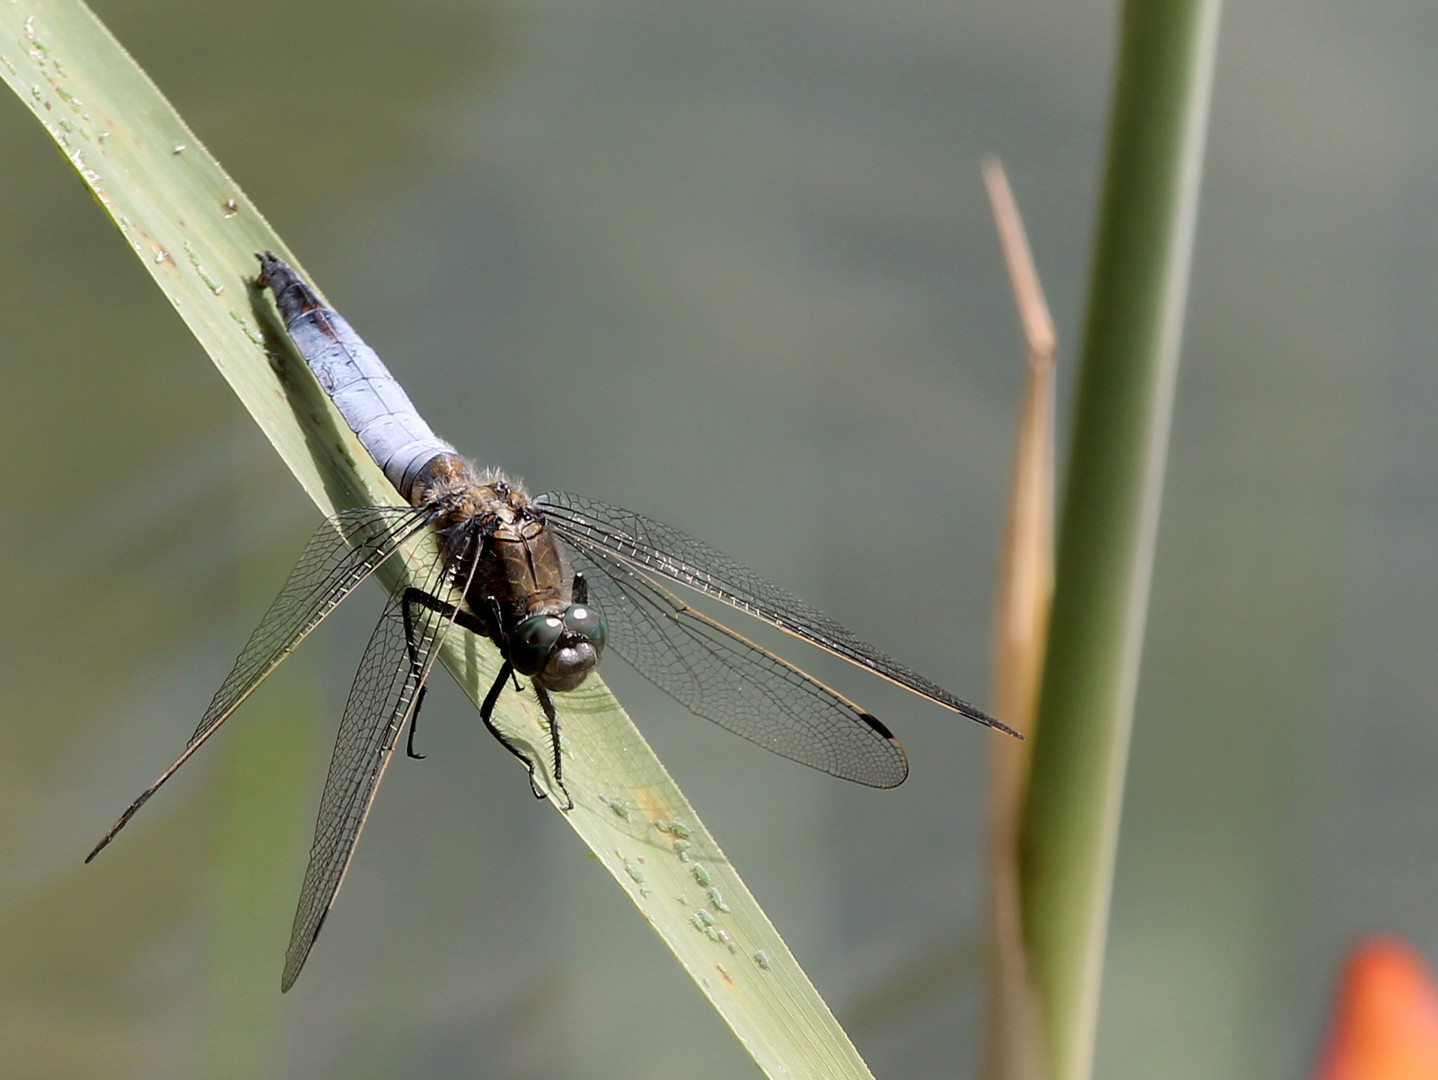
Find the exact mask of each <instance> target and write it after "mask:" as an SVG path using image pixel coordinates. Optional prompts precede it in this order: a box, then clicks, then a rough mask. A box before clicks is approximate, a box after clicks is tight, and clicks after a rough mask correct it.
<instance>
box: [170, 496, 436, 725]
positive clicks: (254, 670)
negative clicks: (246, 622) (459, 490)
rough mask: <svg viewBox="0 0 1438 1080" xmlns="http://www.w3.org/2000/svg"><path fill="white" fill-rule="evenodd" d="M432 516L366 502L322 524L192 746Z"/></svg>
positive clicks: (219, 693) (243, 652) (419, 510)
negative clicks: (368, 504)
mask: <svg viewBox="0 0 1438 1080" xmlns="http://www.w3.org/2000/svg"><path fill="white" fill-rule="evenodd" d="M426 518H427V512H426V511H425V510H424V509H422V508H417V507H413V506H363V507H358V508H356V509H353V510H341V511H340V512H339V513H338V514H336V515H335V516H334V517H332V518H329V519H328V520H327V521H326V522H325V523H324V524H323V525H321V526H320V527H319V529H318V530H316V532H315V534H314V536H312V537H310V542H309V543H308V544H306V545H305V550H304V551H303V552H302V553H301V554H300V557H299V560H298V561H297V562H296V563H295V565H294V569H292V570H291V571H290V576H289V578H288V579H287V580H286V581H285V584H284V587H283V588H282V589H280V593H279V595H278V596H276V597H275V599H274V602H273V603H272V604H270V608H269V610H268V611H266V612H265V616H264V618H262V619H261V620H260V623H259V625H258V626H256V627H255V630H254V633H252V634H251V635H250V640H249V641H247V642H245V647H244V648H243V649H241V650H240V655H239V656H238V657H236V658H235V666H234V667H233V668H231V669H230V673H229V675H227V676H225V681H224V682H222V683H221V684H220V688H219V690H217V691H216V692H215V696H214V699H213V700H212V701H211V702H210V707H209V708H208V709H206V710H205V715H204V716H203V717H202V718H201V719H200V724H199V726H198V727H197V728H195V733H194V734H193V735H191V736H190V744H191V745H193V744H195V743H198V742H201V741H203V740H204V739H206V738H208V737H209V735H210V734H211V733H212V732H213V731H214V730H215V728H217V727H219V726H220V724H222V723H224V721H225V720H226V719H227V718H228V717H229V715H230V714H231V713H232V712H234V711H235V709H236V708H238V707H239V705H240V703H241V702H243V701H244V700H245V698H247V697H249V695H250V694H251V692H253V691H254V689H255V687H257V686H259V684H260V683H262V682H264V681H265V679H266V678H267V677H268V676H269V675H270V673H271V672H272V671H274V670H275V668H277V667H278V666H279V665H280V662H281V661H283V660H284V659H285V657H287V656H289V654H290V653H291V652H293V651H294V649H295V646H297V645H298V644H299V643H300V642H301V641H303V640H304V639H305V637H306V636H307V635H308V634H309V632H310V631H311V630H313V629H314V628H315V627H316V626H318V625H319V624H320V623H321V622H323V621H324V619H325V617H326V616H327V615H329V613H330V612H332V611H334V609H335V608H336V607H338V606H339V604H340V602H341V601H342V600H344V598H345V597H347V596H349V594H350V593H352V592H353V591H354V590H355V589H356V588H357V587H358V586H359V585H360V583H361V582H363V581H364V580H365V579H366V578H367V577H369V576H370V575H371V574H372V573H374V572H375V570H377V569H378V568H379V566H380V565H381V564H382V563H383V562H384V561H385V560H386V559H388V558H389V557H390V556H391V555H393V554H394V553H395V552H396V551H398V550H399V548H400V546H401V545H402V544H403V543H404V542H405V541H406V540H408V539H409V538H410V537H411V536H413V535H414V534H415V533H417V532H418V531H419V530H420V529H421V528H423V526H424V524H425V521H426Z"/></svg>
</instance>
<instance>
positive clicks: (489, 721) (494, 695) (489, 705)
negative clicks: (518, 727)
mask: <svg viewBox="0 0 1438 1080" xmlns="http://www.w3.org/2000/svg"><path fill="white" fill-rule="evenodd" d="M513 674H514V668H513V667H512V666H511V665H510V663H509V661H508V660H506V661H505V662H504V666H503V667H502V668H500V669H499V675H498V677H497V678H496V679H495V680H494V683H493V684H492V685H491V686H490V688H489V693H487V694H485V695H484V704H483V705H481V706H480V707H479V718H480V719H481V720H483V721H484V726H485V727H486V728H488V729H489V733H490V734H491V735H493V736H494V737H495V738H496V739H498V740H499V745H500V746H502V747H504V748H505V749H506V750H508V751H509V752H510V753H511V754H513V755H514V756H515V757H517V758H518V759H519V760H520V762H521V763H522V764H523V765H524V767H525V768H526V769H528V770H529V788H530V790H531V791H533V792H534V797H535V798H536V799H542V798H544V789H543V788H541V787H540V786H539V782H538V781H537V780H536V779H535V778H534V771H535V764H534V759H533V758H531V757H530V756H529V755H528V754H526V753H525V752H524V751H523V750H521V749H520V748H519V746H518V744H517V743H515V742H514V740H513V739H511V738H510V737H509V736H508V735H506V734H505V733H504V732H502V731H500V730H499V728H497V727H495V726H494V719H493V717H494V706H495V703H496V702H498V701H499V695H500V693H501V692H502V691H503V690H504V684H505V683H506V682H508V681H509V679H510V677H511V676H512V675H513Z"/></svg>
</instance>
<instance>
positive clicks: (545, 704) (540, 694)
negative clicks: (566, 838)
mask: <svg viewBox="0 0 1438 1080" xmlns="http://www.w3.org/2000/svg"><path fill="white" fill-rule="evenodd" d="M531 683H532V685H533V686H534V696H535V697H537V698H539V707H540V708H541V709H543V710H544V717H545V719H546V720H548V721H549V742H550V745H551V746H553V747H554V784H555V786H556V787H558V788H559V790H560V791H561V792H563V793H564V807H563V809H565V810H573V809H574V800H573V799H572V798H570V797H569V789H568V788H567V787H565V786H564V777H563V775H562V774H561V765H560V763H559V717H558V715H557V714H556V713H555V711H554V699H553V698H551V697H550V696H549V691H548V690H546V689H545V688H544V687H542V686H540V685H539V683H537V682H532V680H531Z"/></svg>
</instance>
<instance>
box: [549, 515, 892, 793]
mask: <svg viewBox="0 0 1438 1080" xmlns="http://www.w3.org/2000/svg"><path fill="white" fill-rule="evenodd" d="M571 540H572V545H571V553H570V554H571V558H572V560H573V563H574V568H575V569H576V570H578V571H579V572H581V573H582V574H583V575H584V578H585V581H586V583H587V584H588V587H589V598H590V601H591V602H592V603H593V604H594V605H595V607H596V608H598V609H599V610H600V611H601V612H602V613H603V614H604V615H605V617H606V619H607V622H608V627H609V644H608V647H609V648H611V649H614V650H615V651H616V652H618V653H619V655H620V656H622V657H624V659H625V660H627V661H628V662H629V663H630V664H632V665H633V666H634V668H635V670H637V671H638V672H639V673H640V674H641V675H643V676H644V677H645V678H647V679H649V680H650V681H651V682H653V683H654V684H655V685H656V686H658V687H659V688H660V689H661V690H664V691H665V692H666V693H668V694H670V695H671V696H672V697H674V699H675V700H677V701H678V702H679V703H680V704H681V705H684V706H685V707H686V708H688V709H690V710H691V711H693V712H694V713H696V714H697V715H699V716H702V717H704V718H705V719H707V720H712V721H714V722H715V723H716V724H718V725H719V726H720V727H724V728H727V729H728V730H730V731H732V732H734V733H735V734H736V735H741V736H743V737H744V738H746V739H748V740H749V741H750V742H753V743H757V744H758V745H760V746H762V747H764V748H765V749H766V750H772V751H773V752H774V753H776V754H779V755H781V756H782V757H786V758H789V759H790V760H791V761H797V762H800V763H801V764H804V765H809V766H811V767H813V768H815V769H820V770H822V771H823V772H826V773H829V774H831V775H833V776H839V777H843V778H844V779H846V780H854V781H857V782H858V783H861V784H868V785H869V786H870V787H883V788H887V787H895V786H896V785H898V784H900V783H902V782H903V780H904V777H905V776H907V775H908V772H909V763H908V759H907V758H906V757H905V756H904V750H903V748H902V747H901V746H900V745H899V743H898V740H896V739H895V738H894V737H893V736H892V735H890V734H889V731H888V729H887V728H885V727H884V725H883V724H881V723H879V721H878V720H876V719H875V718H874V717H873V716H870V715H869V714H868V713H866V712H864V711H863V710H862V709H860V708H859V707H858V706H857V705H855V704H854V703H853V702H852V701H849V700H848V699H847V698H845V697H843V696H841V695H840V694H838V693H836V692H835V691H833V690H831V689H830V688H829V687H827V686H825V685H824V684H823V683H821V682H819V681H818V680H816V679H814V678H813V677H811V676H809V675H807V674H805V673H804V672H802V671H800V670H799V669H798V668H796V667H794V666H793V665H792V664H789V663H787V662H786V661H784V660H782V659H780V658H779V657H777V656H775V655H774V654H773V653H771V652H768V651H766V650H765V649H762V648H760V647H759V646H758V645H756V644H754V643H753V642H751V641H748V640H747V639H745V638H742V637H740V636H739V635H738V634H736V633H734V632H733V631H732V630H730V629H728V628H727V627H725V626H723V625H722V624H720V623H717V622H715V621H714V620H712V619H709V618H706V617H705V616H704V615H702V614H701V613H699V612H697V611H695V610H694V609H693V608H690V607H688V606H686V605H685V604H684V603H683V602H682V601H681V600H680V599H679V598H678V597H676V596H675V595H674V594H673V593H671V592H669V591H668V590H666V589H664V588H662V587H660V586H659V585H658V584H657V583H655V582H653V581H651V580H649V578H648V577H646V576H645V575H644V574H642V573H641V572H639V571H638V570H636V569H635V568H634V567H632V566H630V565H629V564H627V563H626V562H624V561H623V560H622V559H619V558H618V557H617V556H615V555H614V554H612V553H611V552H609V551H607V550H606V549H604V548H600V547H597V546H595V545H593V544H590V543H588V542H586V541H584V540H581V539H578V538H577V537H573V538H571Z"/></svg>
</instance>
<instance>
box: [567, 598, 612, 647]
mask: <svg viewBox="0 0 1438 1080" xmlns="http://www.w3.org/2000/svg"><path fill="white" fill-rule="evenodd" d="M564 626H565V629H567V630H572V631H573V632H574V633H576V634H578V635H579V636H580V637H582V638H584V639H585V640H586V641H588V642H589V643H590V644H591V645H593V646H594V651H595V652H603V651H604V639H605V637H606V636H607V635H608V628H607V627H606V626H605V625H604V616H602V615H600V614H599V612H597V611H595V610H594V609H593V608H592V607H590V606H589V605H588V604H570V605H569V607H567V608H565V610H564Z"/></svg>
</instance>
